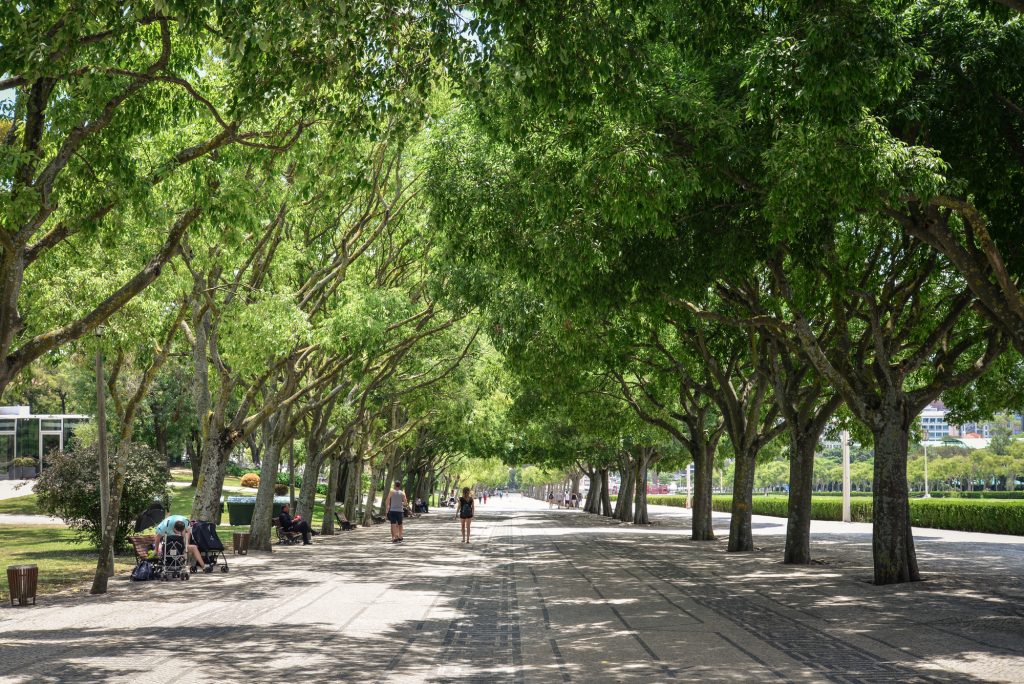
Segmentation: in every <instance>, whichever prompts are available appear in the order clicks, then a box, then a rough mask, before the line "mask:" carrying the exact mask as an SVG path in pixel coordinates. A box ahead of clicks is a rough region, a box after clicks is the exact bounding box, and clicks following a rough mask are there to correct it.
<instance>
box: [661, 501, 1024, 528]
mask: <svg viewBox="0 0 1024 684" xmlns="http://www.w3.org/2000/svg"><path fill="white" fill-rule="evenodd" d="M753 502H754V505H753V513H754V515H769V516H774V517H778V518H784V517H786V515H787V506H788V504H789V497H786V496H755V497H754V500H753ZM668 505H675V504H668ZM680 505H681V504H680ZM711 507H712V508H713V509H714V510H716V511H719V512H721V513H729V512H730V511H731V507H732V497H731V496H728V495H722V496H714V497H712V500H711ZM871 512H872V502H871V500H870V499H865V498H864V497H859V498H851V500H850V517H851V519H852V520H853V522H871ZM811 518H812V519H814V520H835V521H839V520H842V519H843V502H842V499H836V498H835V497H827V498H824V499H822V498H812V500H811ZM910 524H911V525H913V526H914V527H932V528H937V529H942V530H961V531H964V532H989V533H991V534H1018V535H1024V503H1019V502H1017V501H1006V500H1003V501H999V500H991V499H967V500H965V499H911V500H910Z"/></svg>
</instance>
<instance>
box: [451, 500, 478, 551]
mask: <svg viewBox="0 0 1024 684" xmlns="http://www.w3.org/2000/svg"><path fill="white" fill-rule="evenodd" d="M455 510H457V511H458V515H459V520H460V521H461V522H462V542H463V543H464V544H468V543H469V526H470V525H471V524H472V523H473V513H475V512H476V502H475V501H473V494H472V493H471V492H470V491H469V487H463V488H462V496H460V497H459V505H458V507H457V508H456V509H455Z"/></svg>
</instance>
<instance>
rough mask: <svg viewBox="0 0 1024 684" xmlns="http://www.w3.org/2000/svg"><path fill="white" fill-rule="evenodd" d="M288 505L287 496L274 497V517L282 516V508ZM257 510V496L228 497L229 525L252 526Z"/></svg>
mask: <svg viewBox="0 0 1024 684" xmlns="http://www.w3.org/2000/svg"><path fill="white" fill-rule="evenodd" d="M286 503H288V497H287V496H275V497H274V513H273V515H274V517H277V516H278V515H280V514H281V507H282V506H284V505H285V504H286ZM255 510H256V497H255V496H229V497H228V523H229V524H231V525H251V524H252V515H253V512H254V511H255Z"/></svg>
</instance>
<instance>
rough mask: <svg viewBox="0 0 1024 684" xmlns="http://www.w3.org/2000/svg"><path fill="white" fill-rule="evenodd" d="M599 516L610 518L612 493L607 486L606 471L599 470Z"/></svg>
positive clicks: (603, 469) (605, 469)
mask: <svg viewBox="0 0 1024 684" xmlns="http://www.w3.org/2000/svg"><path fill="white" fill-rule="evenodd" d="M601 515H603V516H604V517H606V518H610V517H612V491H611V487H609V486H608V469H607V468H601Z"/></svg>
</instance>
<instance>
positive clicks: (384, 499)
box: [364, 463, 396, 522]
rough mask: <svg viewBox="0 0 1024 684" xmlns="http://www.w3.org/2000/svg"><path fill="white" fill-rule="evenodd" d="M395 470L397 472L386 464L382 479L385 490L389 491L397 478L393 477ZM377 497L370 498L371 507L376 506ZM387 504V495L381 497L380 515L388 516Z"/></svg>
mask: <svg viewBox="0 0 1024 684" xmlns="http://www.w3.org/2000/svg"><path fill="white" fill-rule="evenodd" d="M394 472H396V471H395V469H394V468H392V467H390V466H389V465H388V464H387V463H385V464H384V479H383V480H381V482H383V483H384V491H388V490H389V489H391V483H392V482H393V481H394V479H395V478H393V477H391V474H392V473H394ZM374 492H376V490H374ZM375 498H376V497H375ZM375 498H374V499H370V500H369V501H370V508H371V509H372V508H374V507H375V505H376V504H375ZM387 505H388V502H387V496H386V495H385V496H382V497H380V511H379V512H378V514H379V515H384V516H386V515H387V514H388V512H387V510H385V509H386V507H387ZM364 517H365V516H364ZM370 522H373V520H371V521H370Z"/></svg>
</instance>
